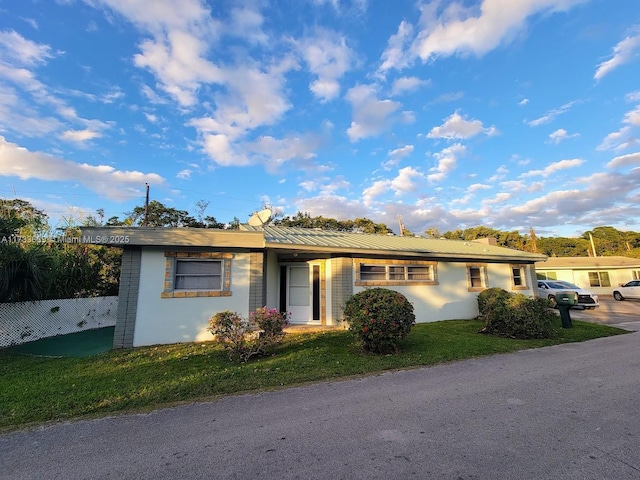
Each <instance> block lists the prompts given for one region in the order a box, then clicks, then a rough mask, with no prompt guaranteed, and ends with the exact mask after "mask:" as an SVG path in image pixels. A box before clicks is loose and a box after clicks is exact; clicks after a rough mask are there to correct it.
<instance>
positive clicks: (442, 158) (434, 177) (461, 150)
mask: <svg viewBox="0 0 640 480" xmlns="http://www.w3.org/2000/svg"><path fill="white" fill-rule="evenodd" d="M466 152H467V148H466V147H465V146H464V145H460V144H459V143H456V144H454V145H451V146H450V147H447V148H445V149H443V150H442V151H440V152H438V153H434V154H433V157H434V158H435V159H436V161H437V162H438V163H437V165H436V166H435V167H433V168H431V169H429V171H430V172H433V173H430V174H429V175H427V178H428V179H429V181H431V182H441V181H443V180H444V179H445V178H446V177H447V175H448V174H449V173H451V172H452V171H453V170H455V168H456V165H457V163H458V159H459V158H460V157H462V156H463V155H465V153H466Z"/></svg>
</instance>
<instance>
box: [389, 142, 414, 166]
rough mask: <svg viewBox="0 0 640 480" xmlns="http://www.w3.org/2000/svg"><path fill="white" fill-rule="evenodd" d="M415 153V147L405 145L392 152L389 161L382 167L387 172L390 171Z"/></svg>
mask: <svg viewBox="0 0 640 480" xmlns="http://www.w3.org/2000/svg"><path fill="white" fill-rule="evenodd" d="M412 153H413V145H405V146H404V147H400V148H396V149H394V150H390V151H389V152H388V153H387V155H389V160H387V161H386V162H384V163H383V164H382V166H383V167H384V169H385V170H389V169H390V168H391V167H393V166H395V165H397V164H398V163H400V160H402V159H403V158H405V157H407V156H409V155H411V154H412Z"/></svg>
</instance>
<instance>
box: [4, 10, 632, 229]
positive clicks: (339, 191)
mask: <svg viewBox="0 0 640 480" xmlns="http://www.w3.org/2000/svg"><path fill="white" fill-rule="evenodd" d="M145 183H148V184H149V185H150V194H151V199H153V200H158V201H160V202H162V203H164V204H166V205H168V206H171V207H175V208H178V209H182V210H188V211H189V212H190V213H191V214H195V213H196V211H197V208H196V206H195V204H196V202H198V201H200V200H204V201H205V202H209V205H208V207H207V209H206V211H205V212H204V213H205V215H211V216H214V217H216V218H217V219H218V220H219V221H223V222H224V221H230V220H232V219H233V217H238V218H239V219H240V220H241V221H246V220H247V219H248V218H249V216H250V214H251V213H252V212H254V211H255V210H259V209H260V208H261V207H262V206H263V205H270V206H273V207H274V208H275V209H276V210H277V211H279V212H281V213H282V214H284V215H294V214H295V213H296V212H298V211H302V212H309V213H310V214H311V215H312V216H316V215H324V216H327V217H333V218H338V219H347V218H356V217H368V218H371V219H372V220H374V221H376V222H382V223H386V224H387V225H388V226H389V227H391V228H393V229H394V230H396V231H397V230H398V217H399V216H400V217H401V218H402V221H403V223H404V225H405V226H406V227H407V228H408V229H410V230H411V231H412V232H414V233H423V232H424V231H425V229H427V228H429V227H436V228H438V229H439V230H440V231H441V232H445V231H448V230H454V229H456V228H462V229H464V228H468V227H474V226H479V225H484V226H488V227H492V228H497V229H501V230H518V231H520V232H521V233H523V234H525V233H528V232H529V228H530V227H533V228H534V229H535V231H536V234H537V235H538V236H554V235H560V236H575V235H580V234H581V233H582V232H584V231H585V230H589V229H591V228H593V227H597V226H603V225H612V226H615V227H617V228H619V229H621V230H634V231H640V2H638V1H637V0H615V1H612V0H517V1H507V0H482V1H480V0H479V1H468V0H467V1H458V2H453V1H446V0H442V1H416V0H412V1H404V0H394V1H393V2H391V1H386V0H277V1H276V0H271V1H269V0H247V1H241V0H238V1H213V0H209V1H204V0H180V1H178V0H154V1H153V2H149V1H147V0H84V1H83V0H57V1H53V0H52V1H32V0H22V1H20V2H18V1H15V0H0V196H2V198H5V199H11V198H16V197H17V198H21V199H25V200H28V201H30V202H32V203H33V204H34V205H35V206H37V207H38V208H41V209H43V210H45V211H46V212H47V213H48V214H49V216H50V217H51V219H52V222H53V223H56V222H64V221H65V220H61V219H67V220H68V219H74V220H76V221H79V220H81V219H82V217H83V216H86V215H94V214H95V211H96V209H99V208H102V209H103V210H104V211H105V216H106V217H107V218H108V217H111V216H114V215H117V216H120V217H122V216H123V212H127V211H131V210H132V208H133V207H135V206H137V205H143V203H144V196H145Z"/></svg>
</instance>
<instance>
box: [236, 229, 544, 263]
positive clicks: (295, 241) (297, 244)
mask: <svg viewBox="0 0 640 480" xmlns="http://www.w3.org/2000/svg"><path fill="white" fill-rule="evenodd" d="M242 229H243V230H246V231H263V232H264V238H265V246H266V247H267V248H274V249H278V248H281V249H292V250H308V251H321V252H331V253H341V252H342V253H352V254H353V253H356V254H378V255H380V254H389V253H393V254H394V255H406V256H431V257H437V258H466V259H476V260H494V261H497V260H503V261H519V262H536V261H537V262H539V261H542V260H544V259H546V256H545V255H540V254H535V253H529V252H522V251H520V250H513V249H510V248H504V247H498V246H495V245H488V244H486V243H480V242H465V241H457V240H445V239H430V238H422V237H399V236H395V235H374V234H366V233H347V232H339V231H331V230H316V229H312V228H295V227H279V226H274V225H268V226H264V227H262V228H259V227H251V226H249V225H242Z"/></svg>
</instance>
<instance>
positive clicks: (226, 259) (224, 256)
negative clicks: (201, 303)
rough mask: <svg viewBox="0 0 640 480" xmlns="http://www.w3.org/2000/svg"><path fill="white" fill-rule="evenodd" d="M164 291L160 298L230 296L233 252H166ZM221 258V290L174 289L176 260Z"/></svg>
mask: <svg viewBox="0 0 640 480" xmlns="http://www.w3.org/2000/svg"><path fill="white" fill-rule="evenodd" d="M164 256H165V257H166V260H165V271H164V291H163V292H162V293H160V298H196V297H230V296H231V259H232V258H233V254H232V253H220V252H164ZM183 259H197V260H221V261H222V289H221V290H174V282H175V278H176V275H175V272H176V260H183Z"/></svg>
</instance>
